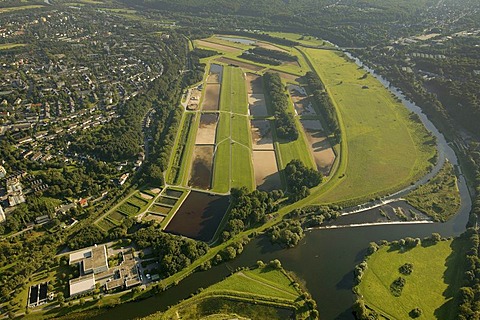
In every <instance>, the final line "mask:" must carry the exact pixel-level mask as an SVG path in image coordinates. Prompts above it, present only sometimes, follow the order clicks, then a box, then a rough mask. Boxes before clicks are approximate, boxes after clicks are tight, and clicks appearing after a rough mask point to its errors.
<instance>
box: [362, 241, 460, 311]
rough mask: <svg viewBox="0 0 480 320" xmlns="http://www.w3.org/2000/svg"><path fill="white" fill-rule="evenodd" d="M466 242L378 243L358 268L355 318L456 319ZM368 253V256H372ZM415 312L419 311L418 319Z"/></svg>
mask: <svg viewBox="0 0 480 320" xmlns="http://www.w3.org/2000/svg"><path fill="white" fill-rule="evenodd" d="M467 244H468V239H466V237H463V238H462V237H460V238H455V239H453V240H452V239H448V240H447V239H441V238H440V236H439V235H438V234H433V235H432V237H430V238H425V239H423V240H421V241H420V239H412V238H406V239H402V240H400V241H395V242H392V243H389V244H382V245H381V246H380V248H379V249H378V250H377V246H376V245H375V246H374V248H375V249H374V250H377V251H375V252H373V253H372V254H371V255H370V256H367V257H366V259H365V260H364V262H362V263H360V264H359V265H358V266H357V268H356V277H357V280H358V281H359V284H358V285H357V286H356V287H355V288H354V291H355V292H356V294H357V297H358V300H357V303H356V305H355V307H354V309H356V312H357V316H358V318H359V319H370V318H369V315H370V316H371V317H374V318H375V319H409V318H418V319H446V320H448V319H452V320H453V319H458V318H457V315H458V314H457V310H456V308H457V307H456V306H457V305H458V299H460V295H459V291H460V287H461V286H462V283H463V276H464V274H463V271H464V270H465V267H466V259H465V254H466V251H467V248H468V246H467ZM374 250H371V251H374ZM415 310H417V311H418V310H420V313H419V314H417V313H416V311H415Z"/></svg>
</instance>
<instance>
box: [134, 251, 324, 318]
mask: <svg viewBox="0 0 480 320" xmlns="http://www.w3.org/2000/svg"><path fill="white" fill-rule="evenodd" d="M257 264H258V266H257V267H256V268H255V269H253V270H250V269H244V270H241V271H237V272H235V273H233V274H232V275H230V276H229V277H227V278H226V279H225V280H223V281H221V282H218V283H216V284H214V285H212V286H210V287H208V288H206V289H201V290H200V291H199V293H198V294H196V295H195V296H193V297H192V298H189V299H187V300H185V301H182V302H180V303H179V304H177V305H175V306H172V307H171V308H169V309H168V311H165V312H159V313H156V314H153V315H151V316H148V317H146V318H143V319H144V320H153V319H178V318H179V317H180V318H184V319H228V318H231V317H234V318H238V319H284V318H285V317H294V318H295V319H315V318H316V317H318V312H317V311H316V310H315V302H314V300H312V299H311V298H309V294H308V292H305V291H304V290H302V289H301V288H300V285H299V284H298V283H297V282H295V280H294V279H293V278H292V276H291V275H290V274H289V273H288V272H286V271H285V270H284V269H283V268H282V267H281V265H280V262H279V261H278V260H276V261H275V260H274V261H271V262H269V263H268V264H266V265H265V264H264V263H263V262H261V261H259V262H258V263H257Z"/></svg>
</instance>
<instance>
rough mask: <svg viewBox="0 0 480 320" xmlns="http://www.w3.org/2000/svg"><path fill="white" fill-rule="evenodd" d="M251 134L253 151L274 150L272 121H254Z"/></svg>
mask: <svg viewBox="0 0 480 320" xmlns="http://www.w3.org/2000/svg"><path fill="white" fill-rule="evenodd" d="M251 132H252V149H253V150H274V148H273V138H272V126H271V125H270V121H268V120H252V121H251Z"/></svg>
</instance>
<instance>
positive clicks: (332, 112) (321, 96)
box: [305, 71, 341, 138]
mask: <svg viewBox="0 0 480 320" xmlns="http://www.w3.org/2000/svg"><path fill="white" fill-rule="evenodd" d="M305 78H306V80H307V85H308V89H309V91H310V92H312V93H313V100H314V102H315V104H316V105H317V106H318V107H319V109H320V113H321V114H322V116H323V118H324V119H325V122H326V123H327V126H328V129H329V130H330V132H331V133H333V134H334V135H335V136H336V137H337V138H338V137H340V132H341V131H340V124H339V121H338V116H337V111H336V109H335V106H334V105H333V102H332V100H331V98H330V96H329V94H328V92H327V91H326V90H325V85H324V84H323V82H322V80H321V79H320V78H319V77H318V75H317V74H316V73H315V72H312V71H308V72H307V74H306V75H305Z"/></svg>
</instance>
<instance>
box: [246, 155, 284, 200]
mask: <svg viewBox="0 0 480 320" xmlns="http://www.w3.org/2000/svg"><path fill="white" fill-rule="evenodd" d="M252 154H253V157H252V158H253V168H254V169H253V171H254V173H255V183H256V185H257V188H258V189H259V190H263V191H270V190H274V189H281V188H282V181H281V179H280V173H279V172H278V167H277V159H276V157H275V151H273V150H271V151H268V150H254V151H253V152H252Z"/></svg>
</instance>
